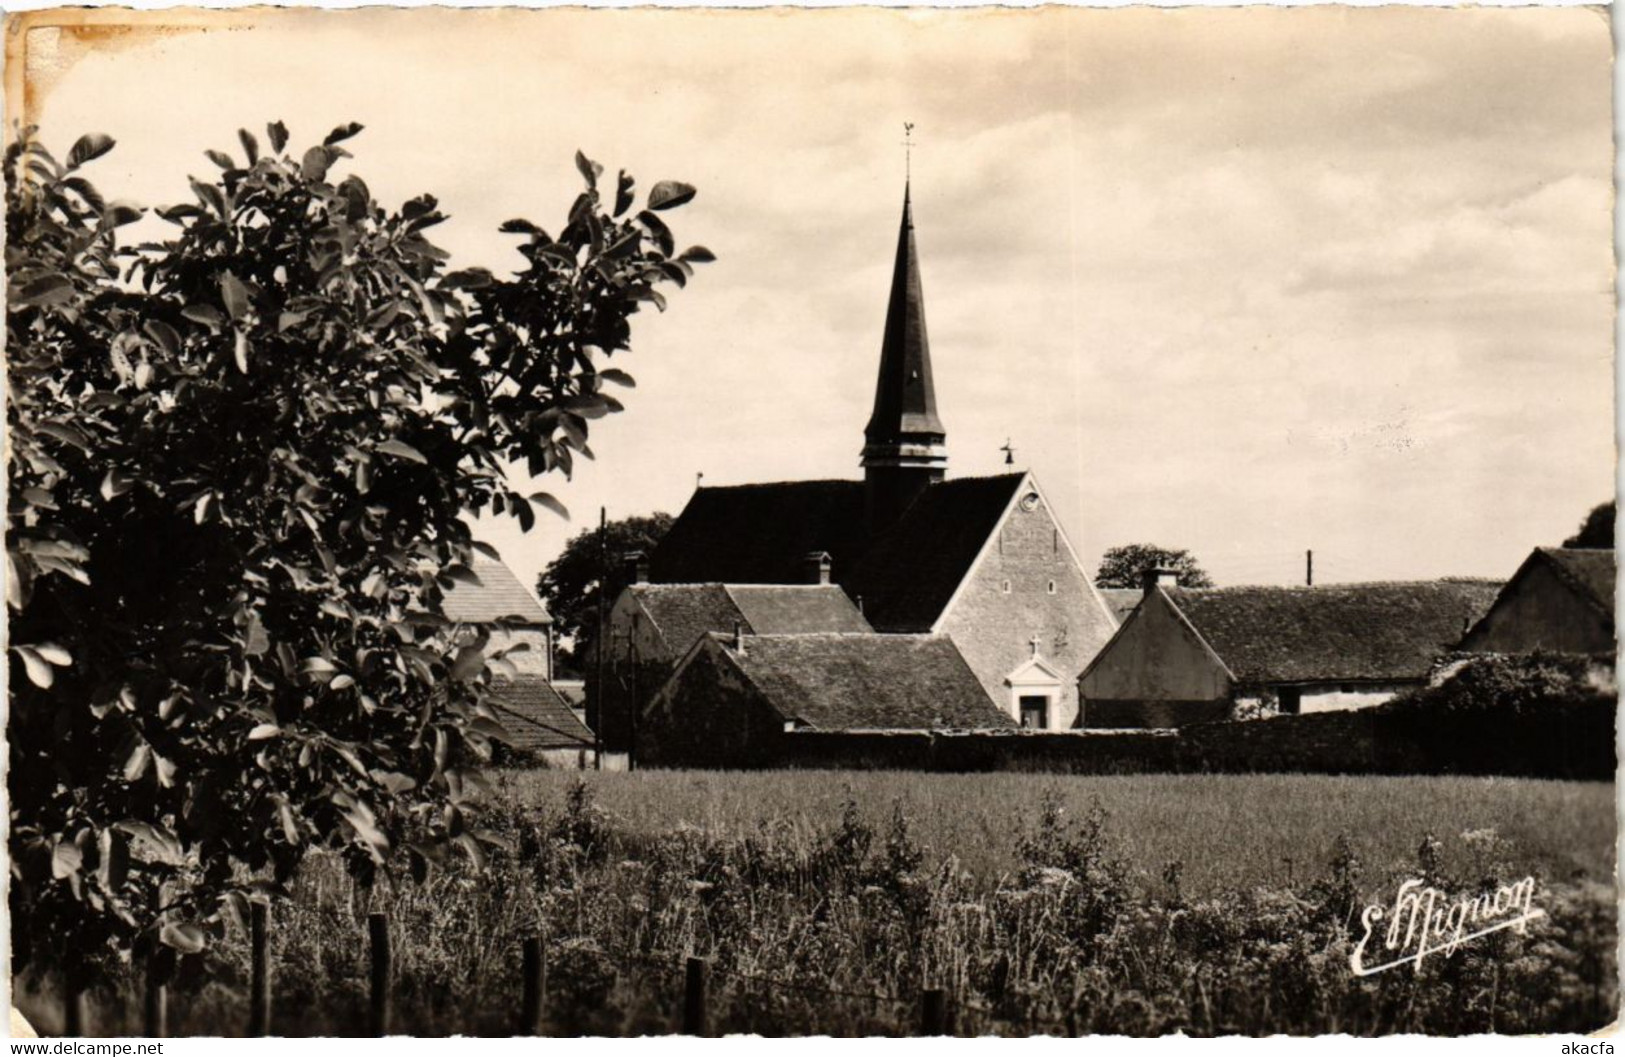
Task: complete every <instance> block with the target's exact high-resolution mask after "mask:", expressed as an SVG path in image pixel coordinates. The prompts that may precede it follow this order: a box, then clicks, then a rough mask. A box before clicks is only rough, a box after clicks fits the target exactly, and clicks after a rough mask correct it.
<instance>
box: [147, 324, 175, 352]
mask: <svg viewBox="0 0 1625 1057" xmlns="http://www.w3.org/2000/svg"><path fill="white" fill-rule="evenodd" d="M141 329H142V330H143V331H144V332H145V333H146V335H147V337H149V338H151V339H152V340H153V341H154V342H156V343H157V345H158V347H159V348H161V349H163V350H164V351H165V352H167V353H169V354H170V355H171V356H173V355H174V354H175V353H177V352H179V351H180V349H181V336H180V334H179V333H178V332H177V331H176V330H175V328H174V327H172V326H170V325H169V324H168V323H165V322H164V321H163V320H161V319H149V320H147V321H146V322H145V323H143V324H142V325H141Z"/></svg>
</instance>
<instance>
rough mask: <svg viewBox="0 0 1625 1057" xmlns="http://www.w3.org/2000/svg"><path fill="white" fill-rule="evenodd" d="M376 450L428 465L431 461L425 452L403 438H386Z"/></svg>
mask: <svg viewBox="0 0 1625 1057" xmlns="http://www.w3.org/2000/svg"><path fill="white" fill-rule="evenodd" d="M374 450H376V451H379V452H382V453H383V454H385V455H393V456H395V457H396V458H397V459H408V460H410V461H412V462H417V463H424V464H425V465H427V463H428V462H429V460H428V459H426V458H424V457H423V453H422V452H421V451H418V450H417V449H416V448H414V447H412V445H410V444H408V443H406V442H405V441H401V440H386V441H384V442H383V443H382V444H380V445H378V447H377V448H376V449H374Z"/></svg>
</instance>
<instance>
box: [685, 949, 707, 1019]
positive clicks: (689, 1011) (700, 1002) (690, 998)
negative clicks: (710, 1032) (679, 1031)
mask: <svg viewBox="0 0 1625 1057" xmlns="http://www.w3.org/2000/svg"><path fill="white" fill-rule="evenodd" d="M683 1034H684V1035H704V1034H705V959H704V958H690V959H689V960H688V964H687V966H686V968H685V970H684V973H683Z"/></svg>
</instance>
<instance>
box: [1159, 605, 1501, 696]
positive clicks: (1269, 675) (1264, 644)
mask: <svg viewBox="0 0 1625 1057" xmlns="http://www.w3.org/2000/svg"><path fill="white" fill-rule="evenodd" d="M1500 587H1501V585H1500V584H1499V583H1496V582H1493V581H1489V580H1433V581H1424V582H1420V583H1366V584H1332V585H1327V586H1323V587H1222V588H1211V589H1205V590H1189V589H1185V588H1168V589H1164V593H1165V594H1167V596H1168V597H1169V598H1170V599H1171V600H1173V602H1174V604H1175V605H1177V606H1178V607H1179V609H1180V611H1181V612H1182V613H1184V615H1185V617H1186V619H1188V620H1189V621H1190V622H1191V625H1192V626H1193V627H1195V628H1196V630H1197V632H1198V633H1199V634H1201V636H1202V638H1204V639H1205V640H1207V643H1208V645H1209V646H1211V647H1213V651H1214V652H1215V653H1217V654H1218V655H1219V659H1220V660H1222V661H1223V662H1224V664H1225V666H1226V667H1227V668H1229V669H1230V672H1231V674H1233V675H1234V676H1235V677H1236V679H1237V680H1238V681H1239V682H1241V683H1243V684H1249V683H1251V684H1258V683H1298V682H1303V683H1308V682H1341V681H1351V682H1352V681H1364V680H1373V681H1390V680H1400V681H1403V680H1410V679H1420V678H1423V677H1424V676H1426V675H1427V672H1428V669H1429V666H1430V665H1431V664H1432V663H1433V661H1434V659H1435V658H1436V657H1438V656H1439V655H1440V654H1441V653H1443V652H1445V651H1446V650H1448V649H1449V648H1450V647H1451V645H1452V644H1453V643H1455V642H1456V641H1457V640H1458V639H1460V638H1461V634H1462V631H1463V630H1464V629H1465V628H1466V627H1468V626H1469V625H1470V624H1471V623H1473V622H1475V621H1477V620H1478V618H1479V617H1481V616H1483V615H1484V613H1485V612H1486V611H1487V610H1488V609H1489V607H1490V605H1491V603H1492V602H1494V600H1495V596H1496V593H1497V592H1498V591H1499V590H1500Z"/></svg>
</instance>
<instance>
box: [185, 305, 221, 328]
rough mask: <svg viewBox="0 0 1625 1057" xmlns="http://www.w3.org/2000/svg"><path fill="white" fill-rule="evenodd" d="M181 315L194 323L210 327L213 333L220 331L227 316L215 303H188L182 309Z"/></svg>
mask: <svg viewBox="0 0 1625 1057" xmlns="http://www.w3.org/2000/svg"><path fill="white" fill-rule="evenodd" d="M181 315H183V316H185V317H186V318H187V319H190V320H191V321H192V322H194V323H201V324H202V325H203V326H205V327H208V328H209V332H210V333H211V334H218V333H220V328H221V327H223V326H224V325H225V323H226V317H225V316H223V315H221V313H220V310H219V309H218V308H215V307H214V306H213V305H187V306H186V307H185V308H183V309H181Z"/></svg>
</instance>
